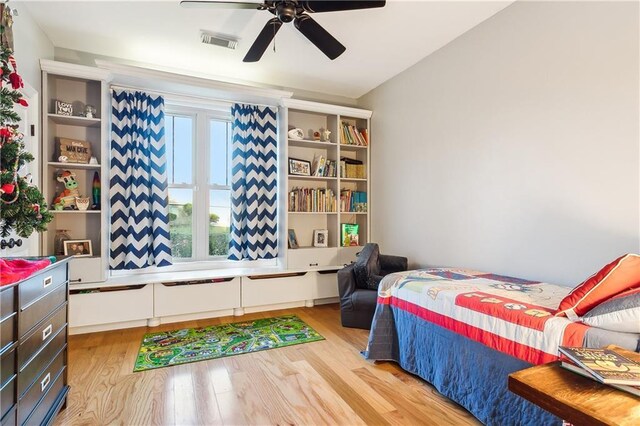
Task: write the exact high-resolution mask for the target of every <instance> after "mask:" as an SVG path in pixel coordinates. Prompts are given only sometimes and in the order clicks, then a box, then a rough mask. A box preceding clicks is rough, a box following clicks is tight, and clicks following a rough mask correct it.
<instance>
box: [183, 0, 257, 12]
mask: <svg viewBox="0 0 640 426" xmlns="http://www.w3.org/2000/svg"><path fill="white" fill-rule="evenodd" d="M180 6H182V7H186V8H189V9H193V8H199V7H201V8H204V7H207V8H215V9H256V10H257V9H262V8H263V7H264V4H263V2H261V1H259V0H257V1H254V2H252V1H233V0H229V1H224V0H222V1H218V0H204V1H197V0H182V1H181V2H180Z"/></svg>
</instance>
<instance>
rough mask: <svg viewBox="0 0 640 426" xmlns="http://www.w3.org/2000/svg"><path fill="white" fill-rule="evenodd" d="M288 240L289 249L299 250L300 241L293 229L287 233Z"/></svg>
mask: <svg viewBox="0 0 640 426" xmlns="http://www.w3.org/2000/svg"><path fill="white" fill-rule="evenodd" d="M287 238H288V240H289V248H291V249H297V248H298V239H297V238H296V231H294V230H293V229H289V230H288V232H287Z"/></svg>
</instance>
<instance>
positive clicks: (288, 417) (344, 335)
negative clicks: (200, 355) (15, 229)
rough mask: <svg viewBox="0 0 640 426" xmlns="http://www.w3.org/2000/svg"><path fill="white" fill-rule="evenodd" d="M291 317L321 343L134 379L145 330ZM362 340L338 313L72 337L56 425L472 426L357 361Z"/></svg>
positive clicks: (381, 369) (389, 367)
mask: <svg viewBox="0 0 640 426" xmlns="http://www.w3.org/2000/svg"><path fill="white" fill-rule="evenodd" d="M284 314H296V315H298V316H299V317H300V318H301V319H303V320H304V321H306V322H307V323H308V324H309V325H310V326H312V327H313V328H314V329H315V330H317V331H318V332H319V333H320V334H322V335H323V336H324V337H325V339H326V340H323V341H320V342H313V343H307V344H302V345H298V346H290V347H286V348H280V349H273V350H268V351H263V352H256V353H252V354H245V355H238V356H232V357H228V358H221V359H216V360H210V361H201V362H194V363H191V364H185V365H179V366H174V367H168V368H160V369H156V370H150V371H144V372H140V373H133V372H132V371H133V364H134V362H135V358H136V355H137V353H138V349H139V347H140V341H141V340H142V336H143V335H144V333H146V332H148V331H162V330H173V329H177V328H184V327H204V326H207V325H213V324H220V323H225V322H237V321H243V320H249V319H255V318H266V317H271V316H277V315H284ZM367 337H368V332H367V331H366V330H356V329H350V328H343V327H342V326H341V325H340V311H339V309H338V305H324V306H317V307H313V308H297V309H287V310H282V311H271V312H261V313H256V314H247V315H245V316H243V317H223V318H214V319H208V320H202V321H190V322H184V323H174V324H165V325H162V326H160V327H153V328H133V329H127V330H118V331H112V332H104V333H93V334H84V335H77V336H70V338H69V384H70V385H71V391H70V393H69V399H68V403H67V408H66V410H63V411H62V412H61V413H60V414H59V415H58V418H57V419H56V425H106V424H121V425H145V426H146V425H245V424H247V425H284V424H286V425H323V424H331V425H338V424H339V425H362V424H370V425H386V424H394V425H395V424H398V425H416V424H423V425H452V424H455V425H477V424H479V423H478V421H477V420H476V419H475V418H474V417H473V416H471V415H470V414H469V413H468V412H467V411H466V410H464V409H463V408H461V407H460V406H458V405H457V404H455V403H453V402H451V401H449V400H448V399H447V398H445V397H443V396H441V395H440V394H438V392H437V391H436V390H435V389H434V388H433V387H431V386H430V385H429V384H427V383H426V382H424V381H422V380H421V379H419V378H417V377H415V376H412V375H410V374H408V373H406V372H404V371H403V370H402V369H400V367H398V366H397V364H395V363H390V362H384V363H376V364H374V363H372V362H369V361H366V360H365V359H364V358H363V357H362V356H361V355H360V351H361V350H363V349H364V348H365V346H366V343H367Z"/></svg>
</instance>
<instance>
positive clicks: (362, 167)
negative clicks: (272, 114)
mask: <svg viewBox="0 0 640 426" xmlns="http://www.w3.org/2000/svg"><path fill="white" fill-rule="evenodd" d="M285 107H286V111H285V114H284V116H285V120H284V121H285V123H284V125H285V126H286V127H287V128H292V127H295V128H300V129H302V131H303V132H304V134H305V135H310V134H311V133H313V132H316V131H318V132H321V133H322V132H326V131H327V130H328V131H329V133H330V135H329V141H317V140H309V139H291V138H288V137H287V135H286V134H285V135H283V137H282V139H281V140H282V141H283V142H282V144H281V147H282V151H281V155H282V156H283V157H284V158H286V159H289V158H293V159H297V160H302V161H308V162H309V164H310V166H311V173H314V172H316V169H318V170H322V164H323V161H324V162H325V168H328V171H329V173H332V172H333V171H334V170H335V173H336V175H337V176H336V177H324V176H299V175H289V174H288V171H289V169H288V168H285V170H283V174H284V176H283V178H284V180H285V181H286V182H287V189H286V194H287V197H286V198H285V199H284V200H283V202H284V203H285V204H284V207H285V208H284V210H285V211H286V214H285V217H286V226H284V227H283V228H284V229H283V231H282V232H283V233H287V232H288V230H293V231H294V232H295V235H296V239H297V243H298V246H299V247H300V248H297V249H288V250H287V254H286V256H287V265H288V267H290V268H293V267H295V268H299V267H301V266H303V265H309V266H310V265H314V266H313V268H329V267H331V266H333V267H335V268H337V269H339V268H340V267H342V265H344V264H348V263H350V262H351V261H353V260H354V259H355V256H356V253H357V252H359V251H360V250H361V246H362V245H364V244H366V243H368V242H369V241H370V237H369V234H370V229H369V228H370V225H369V213H368V212H361V211H359V212H341V211H339V210H340V209H341V205H342V208H344V206H347V208H349V207H348V206H351V208H353V209H356V208H357V206H358V203H359V202H365V203H367V210H369V211H370V208H369V204H368V196H367V195H368V194H369V192H370V176H369V165H370V164H371V163H370V154H369V153H370V150H369V144H370V141H369V133H370V131H369V129H370V117H371V111H366V110H360V109H354V108H345V107H339V106H335V105H327V104H319V103H315V102H306V101H299V100H291V102H289V101H286V102H285ZM347 129H348V130H349V131H350V133H349V135H350V136H347V134H346V133H345V130H347ZM355 131H357V132H358V134H361V135H362V137H361V138H359V137H358V135H357V134H355V133H354V132H355ZM346 137H352V138H353V141H356V140H357V141H358V143H365V142H363V141H364V140H365V139H364V138H365V137H366V143H367V145H347V144H345V143H343V142H344V138H346ZM286 164H287V165H288V161H287V162H286ZM341 175H345V176H346V175H348V176H358V177H357V178H356V177H349V178H347V177H340V176H341ZM301 197H302V198H301ZM309 199H311V200H312V202H309ZM334 200H335V201H334ZM305 202H306V203H305ZM331 204H333V205H335V206H336V208H335V209H336V210H338V211H336V212H304V211H302V212H299V211H290V210H291V209H293V208H298V206H300V205H302V207H303V209H304V206H305V205H307V206H308V205H314V206H315V205H320V206H329V205H331ZM291 206H293V207H291ZM343 223H346V224H356V225H358V231H357V232H358V243H359V244H360V246H348V247H341V246H340V241H341V229H342V226H341V225H342V224H343ZM316 230H327V231H328V234H326V235H327V241H326V244H327V247H314V244H313V243H314V241H313V239H314V231H316ZM310 267H311V266H310ZM310 270H311V269H310Z"/></svg>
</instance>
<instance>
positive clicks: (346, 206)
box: [340, 189, 367, 213]
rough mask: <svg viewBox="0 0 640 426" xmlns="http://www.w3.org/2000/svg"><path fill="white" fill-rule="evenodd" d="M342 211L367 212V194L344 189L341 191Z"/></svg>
mask: <svg viewBox="0 0 640 426" xmlns="http://www.w3.org/2000/svg"><path fill="white" fill-rule="evenodd" d="M340 211H341V212H363V213H364V212H366V211H367V193H366V192H362V191H352V190H350V189H343V190H341V191H340Z"/></svg>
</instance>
